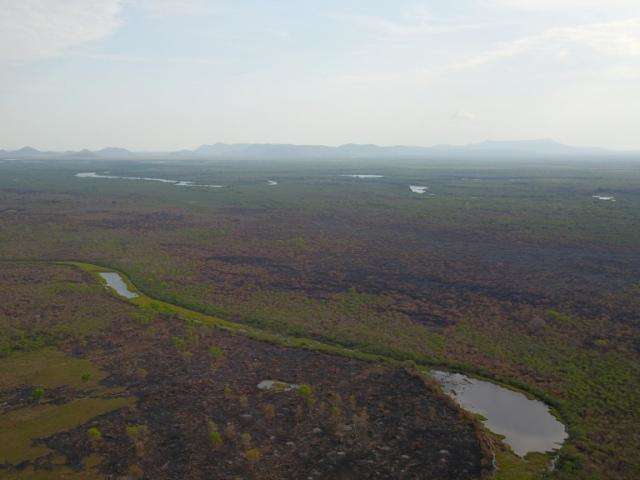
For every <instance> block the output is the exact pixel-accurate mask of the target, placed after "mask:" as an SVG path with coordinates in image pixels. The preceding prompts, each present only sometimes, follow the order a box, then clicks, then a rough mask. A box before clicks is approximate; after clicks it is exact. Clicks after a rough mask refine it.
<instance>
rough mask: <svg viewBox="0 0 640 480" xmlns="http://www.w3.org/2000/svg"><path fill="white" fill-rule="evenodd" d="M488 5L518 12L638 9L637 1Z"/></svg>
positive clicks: (525, 0) (506, 0) (499, 0)
mask: <svg viewBox="0 0 640 480" xmlns="http://www.w3.org/2000/svg"><path fill="white" fill-rule="evenodd" d="M489 1H490V3H493V4H497V5H499V6H506V7H510V8H516V9H520V10H538V11H541V10H563V9H580V8H602V9H607V10H611V9H612V8H621V7H638V0H489Z"/></svg>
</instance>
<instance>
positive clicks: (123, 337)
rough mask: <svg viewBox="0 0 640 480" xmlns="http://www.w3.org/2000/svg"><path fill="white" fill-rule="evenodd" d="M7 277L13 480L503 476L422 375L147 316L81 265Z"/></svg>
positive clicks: (8, 460) (5, 465) (4, 363)
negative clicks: (493, 470) (88, 325)
mask: <svg viewBox="0 0 640 480" xmlns="http://www.w3.org/2000/svg"><path fill="white" fill-rule="evenodd" d="M1 272H2V273H1V275H0V319H1V320H2V322H3V325H2V326H3V332H11V333H9V334H7V335H4V333H3V338H2V340H3V356H2V357H1V358H0V368H1V369H2V377H1V378H2V382H1V383H0V400H1V406H2V413H3V415H2V420H0V423H1V424H2V425H1V426H2V428H1V429H0V437H1V439H0V440H1V441H0V457H1V460H0V463H1V467H0V478H31V477H33V478H63V477H64V478H103V477H107V478H158V479H160V478H167V479H173V478H176V479H177V478H194V479H196V478H203V479H204V478H220V479H224V478H229V479H232V478H274V479H276V478H317V479H323V478H344V479H351V478H380V479H383V478H429V479H451V478H456V479H458V478H460V479H464V478H469V479H471V478H479V477H481V476H482V475H483V473H486V472H488V471H490V469H491V454H490V452H489V450H488V449H487V446H486V445H487V440H486V439H485V438H484V436H483V434H482V433H480V432H479V431H478V429H477V426H476V423H475V422H474V421H473V420H472V419H470V418H469V417H468V416H467V415H465V414H464V413H462V412H461V411H460V410H459V409H458V408H457V407H455V406H454V405H453V404H452V402H450V401H449V400H448V399H447V398H446V397H443V396H442V395H441V394H439V393H438V390H437V388H436V387H435V386H434V385H432V384H431V383H429V382H428V381H425V379H424V378H423V377H422V376H421V375H419V374H418V373H417V372H416V371H414V370H412V369H411V368H408V367H407V368H405V367H400V366H380V365H375V364H370V363H366V362H363V361H360V360H355V359H349V358H344V357H339V356H330V355H326V354H321V353H316V352H313V351H309V350H301V349H293V348H285V347H281V346H277V345H273V344H269V343H265V342H260V341H257V340H253V339H250V338H247V337H245V336H242V335H238V334H233V333H230V332H225V331H222V330H218V329H215V328H213V327H209V326H204V325H198V324H196V323H189V322H185V321H184V320H182V319H180V318H178V317H176V316H173V315H171V314H169V313H166V312H161V311H158V312H155V311H147V310H140V309H137V308H136V307H135V306H133V305H130V304H128V303H126V302H125V301H122V300H119V299H117V298H115V297H113V296H112V295H111V294H110V293H109V292H107V291H105V290H104V288H103V287H102V286H100V285H99V284H98V283H97V282H96V280H95V279H94V278H93V277H91V276H89V275H88V274H85V273H80V271H78V270H76V269H73V268H72V267H66V266H65V267H63V266H50V265H42V264H39V265H38V264H15V263H3V264H2V270H1ZM86 323H91V325H92V328H89V329H87V328H85V326H86ZM51 332H53V333H51ZM266 380H272V381H273V382H269V381H267V382H265V381H266Z"/></svg>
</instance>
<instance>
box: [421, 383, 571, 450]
mask: <svg viewBox="0 0 640 480" xmlns="http://www.w3.org/2000/svg"><path fill="white" fill-rule="evenodd" d="M432 375H433V376H434V378H435V379H436V380H438V381H439V382H440V384H441V385H442V387H443V389H444V391H445V392H446V393H447V394H448V395H449V396H451V397H452V398H454V399H455V400H456V401H457V402H458V404H459V405H460V406H461V407H462V408H464V409H465V410H468V411H470V412H473V413H478V414H480V415H482V416H483V417H484V418H486V421H485V422H484V424H485V426H486V427H487V428H488V429H489V430H491V431H492V432H494V433H497V434H500V435H504V437H505V438H504V442H505V443H506V444H507V445H509V446H510V447H511V449H512V450H513V451H514V453H516V454H517V455H520V456H525V455H526V454H527V453H529V452H542V453H544V452H549V451H552V450H555V449H557V448H559V447H560V446H561V445H562V443H563V442H564V440H565V439H566V438H567V432H566V430H565V428H564V425H563V424H562V423H560V422H559V421H558V420H557V419H556V418H555V417H554V416H553V415H551V413H550V412H549V407H548V406H547V405H545V404H544V403H542V402H540V401H539V400H532V399H530V398H527V397H526V396H525V395H523V394H522V393H519V392H514V391H513V390H509V389H508V388H504V387H501V386H500V385H497V384H495V383H491V382H486V381H482V380H477V379H475V378H470V377H467V376H465V375H461V374H459V373H448V372H440V371H434V372H432Z"/></svg>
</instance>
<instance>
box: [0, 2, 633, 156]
mask: <svg viewBox="0 0 640 480" xmlns="http://www.w3.org/2000/svg"><path fill="white" fill-rule="evenodd" d="M543 137H553V138H555V139H557V140H560V141H563V142H565V143H571V144H583V145H601V146H608V147H615V148H634V149H640V0H455V1H453V0H430V1H426V0H425V1H404V0H393V1H391V0H360V1H357V0H316V1H310V0H229V1H227V0H209V1H205V0H0V148H17V147H21V146H23V145H26V144H29V145H32V146H35V147H38V148H50V149H67V148H70V149H71V148H73V149H77V148H83V147H88V148H101V147H104V146H125V147H129V148H133V149H174V148H183V147H189V148H190V147H194V146H197V145H200V144H202V143H213V142H217V141H223V142H292V143H322V144H330V145H333V144H340V143H346V142H358V143H378V144H415V145H431V144H437V143H467V142H475V141H482V140H485V139H529V138H543Z"/></svg>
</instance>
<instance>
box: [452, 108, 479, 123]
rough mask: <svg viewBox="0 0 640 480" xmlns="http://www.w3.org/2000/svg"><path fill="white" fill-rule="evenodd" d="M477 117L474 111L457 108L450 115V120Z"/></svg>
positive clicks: (468, 119)
mask: <svg viewBox="0 0 640 480" xmlns="http://www.w3.org/2000/svg"><path fill="white" fill-rule="evenodd" d="M476 118H477V115H476V114H475V113H471V112H467V111H465V110H458V111H457V112H455V113H454V114H453V115H452V116H451V119H452V120H462V121H472V120H475V119H476Z"/></svg>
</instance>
